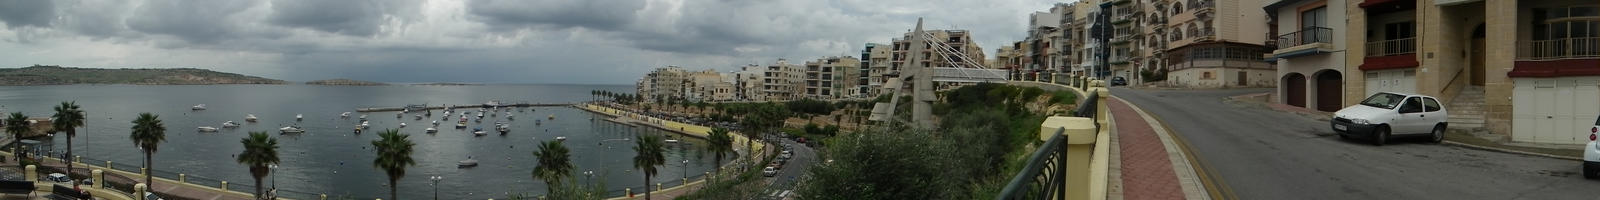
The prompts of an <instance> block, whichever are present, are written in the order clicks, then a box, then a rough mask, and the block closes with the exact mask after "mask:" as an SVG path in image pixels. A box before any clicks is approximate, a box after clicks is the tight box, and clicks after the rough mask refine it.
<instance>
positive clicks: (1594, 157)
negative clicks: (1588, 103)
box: [1583, 117, 1600, 179]
mask: <svg viewBox="0 0 1600 200" xmlns="http://www.w3.org/2000/svg"><path fill="white" fill-rule="evenodd" d="M1596 134H1600V117H1596V118H1595V120H1594V127H1589V145H1588V146H1584V150H1583V177H1584V178H1588V179H1597V178H1600V142H1595V135H1596Z"/></svg>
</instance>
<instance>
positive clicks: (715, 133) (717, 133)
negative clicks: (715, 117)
mask: <svg viewBox="0 0 1600 200" xmlns="http://www.w3.org/2000/svg"><path fill="white" fill-rule="evenodd" d="M706 139H707V140H708V141H707V142H710V143H711V145H708V146H706V150H709V151H711V153H712V155H714V156H716V157H715V158H716V159H712V160H713V162H712V163H713V164H716V165H713V167H712V168H713V169H716V170H717V173H722V156H723V155H727V154H728V152H732V151H733V136H730V135H728V129H724V128H712V129H711V135H710V136H709V137H707V138H706Z"/></svg>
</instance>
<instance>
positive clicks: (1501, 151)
mask: <svg viewBox="0 0 1600 200" xmlns="http://www.w3.org/2000/svg"><path fill="white" fill-rule="evenodd" d="M1442 143H1443V144H1446V145H1451V146H1458V147H1464V148H1468V149H1477V150H1484V151H1493V152H1500V153H1509V154H1521V155H1529V156H1539V157H1546V158H1555V159H1562V160H1571V161H1583V158H1579V157H1569V156H1558V155H1550V154H1543V153H1534V152H1526V151H1518V150H1511V149H1502V148H1494V147H1486V146H1478V145H1474V144H1467V143H1460V142H1456V141H1449V140H1445V141H1444V142H1442Z"/></svg>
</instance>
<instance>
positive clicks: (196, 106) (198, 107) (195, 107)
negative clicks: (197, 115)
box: [189, 104, 206, 110]
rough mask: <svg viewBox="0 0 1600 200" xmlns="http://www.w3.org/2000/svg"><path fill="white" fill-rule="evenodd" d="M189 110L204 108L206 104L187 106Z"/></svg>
mask: <svg viewBox="0 0 1600 200" xmlns="http://www.w3.org/2000/svg"><path fill="white" fill-rule="evenodd" d="M189 110H206V104H200V105H194V106H193V107H189Z"/></svg>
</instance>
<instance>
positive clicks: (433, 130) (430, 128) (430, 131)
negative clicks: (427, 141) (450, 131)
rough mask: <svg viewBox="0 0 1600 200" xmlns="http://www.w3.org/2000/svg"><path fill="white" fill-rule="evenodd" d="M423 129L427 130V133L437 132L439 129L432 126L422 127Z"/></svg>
mask: <svg viewBox="0 0 1600 200" xmlns="http://www.w3.org/2000/svg"><path fill="white" fill-rule="evenodd" d="M423 131H427V132H428V133H438V132H439V129H437V128H433V127H428V129H423Z"/></svg>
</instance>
